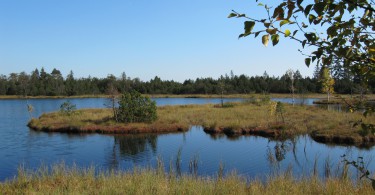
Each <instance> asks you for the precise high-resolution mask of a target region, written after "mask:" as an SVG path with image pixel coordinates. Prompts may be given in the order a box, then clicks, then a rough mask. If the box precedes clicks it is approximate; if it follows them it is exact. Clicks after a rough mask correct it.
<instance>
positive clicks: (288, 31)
mask: <svg viewBox="0 0 375 195" xmlns="http://www.w3.org/2000/svg"><path fill="white" fill-rule="evenodd" d="M284 33H285V35H284V36H285V37H289V36H290V30H288V29H286V30H285V32H284Z"/></svg>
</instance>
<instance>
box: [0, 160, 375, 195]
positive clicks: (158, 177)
mask: <svg viewBox="0 0 375 195" xmlns="http://www.w3.org/2000/svg"><path fill="white" fill-rule="evenodd" d="M0 193H1V194H270V195H271V194H272V195H273V194H345V195H346V194H363V195H365V194H374V190H373V187H372V185H371V182H370V181H368V180H365V179H362V180H358V181H356V182H353V181H352V180H351V179H350V174H347V173H346V172H345V171H343V172H342V173H338V175H337V176H336V177H328V178H326V179H320V178H318V177H317V176H315V175H311V176H305V177H301V178H294V177H293V176H292V174H290V173H284V174H279V175H276V176H269V177H268V178H267V180H266V181H264V182H262V181H261V180H257V179H255V180H250V181H249V180H248V179H247V178H244V177H241V176H240V175H238V174H236V173H230V174H228V175H226V176H223V175H221V173H220V170H219V171H218V174H217V176H215V177H201V176H194V175H193V174H191V175H178V174H176V172H174V171H173V170H170V171H169V172H167V171H165V170H164V168H163V165H161V166H158V167H157V169H137V168H134V170H133V171H130V172H114V171H112V172H105V171H98V170H95V168H88V169H82V168H77V167H71V168H68V167H66V166H65V165H64V164H60V165H56V166H54V167H52V168H51V169H48V168H46V167H41V168H40V169H39V170H36V171H28V170H25V169H20V170H19V172H18V176H17V177H16V178H15V179H14V180H10V181H6V182H4V183H0Z"/></svg>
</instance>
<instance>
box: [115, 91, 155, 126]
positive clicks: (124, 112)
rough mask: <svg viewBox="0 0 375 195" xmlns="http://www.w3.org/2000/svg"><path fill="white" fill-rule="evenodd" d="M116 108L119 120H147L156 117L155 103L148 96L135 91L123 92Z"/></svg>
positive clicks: (128, 121)
mask: <svg viewBox="0 0 375 195" xmlns="http://www.w3.org/2000/svg"><path fill="white" fill-rule="evenodd" d="M118 103H119V107H118V108H117V109H118V110H117V114H118V120H119V122H125V123H133V122H147V123H150V122H152V121H155V120H156V119H157V114H156V103H155V101H152V100H151V99H150V98H148V97H142V96H141V94H140V93H139V92H137V91H134V90H133V91H131V92H125V93H123V94H122V96H121V98H120V100H119V102H118Z"/></svg>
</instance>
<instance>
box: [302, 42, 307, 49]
mask: <svg viewBox="0 0 375 195" xmlns="http://www.w3.org/2000/svg"><path fill="white" fill-rule="evenodd" d="M306 42H307V40H303V41H302V48H305V45H306Z"/></svg>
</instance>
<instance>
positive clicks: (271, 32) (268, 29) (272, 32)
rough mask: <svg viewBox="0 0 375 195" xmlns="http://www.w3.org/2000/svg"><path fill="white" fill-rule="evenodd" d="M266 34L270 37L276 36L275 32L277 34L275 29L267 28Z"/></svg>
mask: <svg viewBox="0 0 375 195" xmlns="http://www.w3.org/2000/svg"><path fill="white" fill-rule="evenodd" d="M266 32H267V33H268V34H270V35H274V34H276V32H277V28H272V29H271V28H267V29H266Z"/></svg>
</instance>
